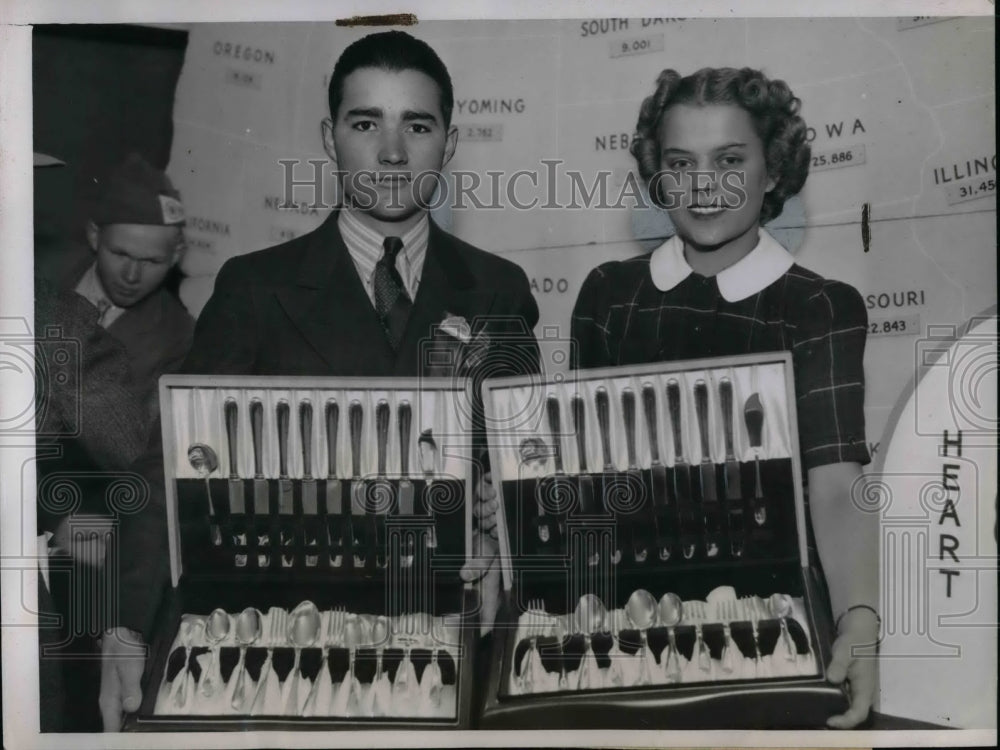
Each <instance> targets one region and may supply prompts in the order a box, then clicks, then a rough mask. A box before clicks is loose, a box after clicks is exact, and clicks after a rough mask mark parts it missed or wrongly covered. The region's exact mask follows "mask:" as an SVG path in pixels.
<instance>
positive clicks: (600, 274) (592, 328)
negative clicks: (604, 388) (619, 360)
mask: <svg viewBox="0 0 1000 750" xmlns="http://www.w3.org/2000/svg"><path fill="white" fill-rule="evenodd" d="M610 281H611V280H610V278H609V276H608V273H607V268H606V267H605V266H598V267H597V268H595V269H594V270H593V271H591V272H590V273H589V274H588V275H587V278H586V279H584V282H583V286H581V287H580V293H579V294H578V295H577V298H576V304H575V305H574V306H573V318H572V323H571V326H570V338H571V340H572V341H573V343H574V345H575V347H576V361H577V367H578V368H579V369H581V370H582V369H588V368H592V367H608V366H610V365H613V364H614V362H613V361H612V358H611V349H610V346H609V344H608V319H609V315H608V307H607V304H606V303H604V302H603V300H604V299H605V298H606V296H607V289H608V286H609V284H610Z"/></svg>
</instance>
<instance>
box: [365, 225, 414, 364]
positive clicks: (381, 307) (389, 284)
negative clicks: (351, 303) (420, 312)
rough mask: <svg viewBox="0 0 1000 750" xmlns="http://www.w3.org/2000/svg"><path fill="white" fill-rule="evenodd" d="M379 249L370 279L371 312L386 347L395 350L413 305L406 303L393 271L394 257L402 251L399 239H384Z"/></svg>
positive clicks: (408, 301) (407, 296)
mask: <svg viewBox="0 0 1000 750" xmlns="http://www.w3.org/2000/svg"><path fill="white" fill-rule="evenodd" d="M382 247H384V248H385V252H384V253H383V254H382V257H381V258H380V259H379V261H378V263H376V264H375V276H374V278H373V286H374V288H375V312H376V313H377V314H378V317H379V320H380V321H381V322H382V328H384V329H385V335H386V337H387V338H388V339H389V344H390V346H392V348H393V349H396V348H398V347H399V342H400V340H401V339H402V338H403V331H404V330H405V329H406V321H407V319H408V318H409V317H410V308H411V307H413V303H412V302H411V301H410V295H408V294H407V293H406V287H405V286H404V284H403V279H402V277H401V276H400V275H399V271H397V270H396V256H397V255H399V253H400V251H401V250H402V249H403V241H402V240H401V239H400V238H399V237H386V238H385V241H384V242H383V243H382Z"/></svg>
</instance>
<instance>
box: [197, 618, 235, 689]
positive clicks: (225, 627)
mask: <svg viewBox="0 0 1000 750" xmlns="http://www.w3.org/2000/svg"><path fill="white" fill-rule="evenodd" d="M230 627H231V623H230V621H229V614H228V613H227V612H226V610H224V609H215V610H212V614H210V615H209V616H208V622H206V623H205V640H206V641H208V645H209V648H210V649H211V651H212V659H211V661H210V662H209V664H208V669H207V670H206V671H205V674H204V675H203V676H202V680H201V694H202V695H204V696H205V697H206V698H208V697H209V696H211V695H212V693H214V692H215V682H214V672H215V665H216V662H217V661H218V660H219V649H218V645H219V644H220V643H221V642H222V641H224V640H225V639H226V636H228V635H229V629H230Z"/></svg>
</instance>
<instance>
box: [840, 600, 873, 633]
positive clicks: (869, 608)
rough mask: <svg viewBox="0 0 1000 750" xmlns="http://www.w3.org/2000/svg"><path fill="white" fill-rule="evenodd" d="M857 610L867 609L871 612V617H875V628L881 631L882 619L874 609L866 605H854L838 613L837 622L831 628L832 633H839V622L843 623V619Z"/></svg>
mask: <svg viewBox="0 0 1000 750" xmlns="http://www.w3.org/2000/svg"><path fill="white" fill-rule="evenodd" d="M859 609H867V610H868V611H869V612H871V613H872V614H873V615H875V624H876V626H877V627H878V629H879V630H881V629H882V617H881V615H879V613H878V610H877V609H875V607H872V606H869V605H867V604H855V605H854V606H852V607H848V608H847V609H845V610H844V611H843V612H841V613H840V617H838V618H837V622H836V623H834V626H833V629H834V631H835V632H837V633H839V632H840V623H841V621H843V619H844V617H846V616H847V615H848V614H850V613H851V612H854V611H855V610H859Z"/></svg>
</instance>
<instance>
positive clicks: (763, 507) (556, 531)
mask: <svg viewBox="0 0 1000 750" xmlns="http://www.w3.org/2000/svg"><path fill="white" fill-rule="evenodd" d="M718 396H719V402H720V405H721V410H722V413H723V422H722V423H723V431H724V438H725V446H726V454H725V456H726V460H725V465H724V472H723V475H722V476H723V488H722V492H721V493H720V492H719V491H718V488H717V481H718V478H717V475H716V464H715V463H714V462H713V461H712V459H711V458H710V456H711V451H710V450H709V442H710V433H709V429H710V428H709V417H708V414H709V411H708V386H707V384H706V381H705V380H703V379H698V380H696V381H695V383H694V385H693V397H694V403H695V408H696V412H697V417H698V427H699V434H700V438H701V455H702V456H704V458H703V459H702V460H701V462H699V463H698V465H697V467H696V470H697V479H698V482H697V489H698V492H697V493H695V492H694V487H693V486H692V479H691V468H692V467H691V466H690V465H689V464H688V462H687V461H686V459H685V458H684V455H685V452H684V444H683V438H682V436H681V433H682V430H681V419H680V401H681V390H680V383H679V382H678V380H676V379H670V380H668V381H667V385H666V398H667V406H668V412H669V415H670V422H671V427H672V432H673V445H674V462H673V467H672V468H671V469H670V470H669V472H668V468H667V466H666V465H665V463H664V462H663V461H662V460H661V456H660V450H659V444H658V437H657V436H658V427H657V411H658V410H657V394H656V390H655V388H654V387H653V385H652V384H650V383H646V384H644V385H643V387H642V390H641V399H642V404H643V413H644V416H645V423H646V434H647V437H648V440H649V451H650V455H651V462H650V467H649V469H648V472H649V476H650V489H651V495H652V496H651V498H650V503H649V504H648V505H647V506H646V507H647V509H648V510H647V511H646V512H645V513H639V514H633V513H631V512H626V513H625V514H624V516H623V515H622V514H616V513H614V508H615V507H616V506H622V505H628V504H629V503H630V502H633V501H634V500H635V497H637V496H638V495H640V494H641V493H642V492H644V491H645V490H644V489H643V486H644V483H643V480H642V477H641V475H642V474H644V473H645V470H641V469H640V467H639V462H638V460H637V458H636V454H637V451H636V416H637V415H636V412H637V405H636V401H637V399H636V394H635V391H634V390H633V389H632V388H624V389H623V390H622V392H621V414H622V420H623V425H622V427H623V434H624V437H625V444H626V449H627V454H628V469H627V471H626V472H624V473H625V475H626V476H625V479H626V480H627V479H628V478H630V477H631V478H632V479H633V480H634V481H633V482H631V483H630V482H628V481H624V482H623V481H617V479H616V477H617V476H620V475H621V474H622V472H619V471H618V470H617V469H616V467H615V464H614V462H613V461H612V457H611V425H610V416H609V412H610V409H609V405H610V398H609V395H608V391H607V389H606V388H605V387H603V386H600V387H598V388H597V389H596V391H595V393H594V406H595V409H596V413H597V420H598V429H599V432H600V438H601V448H602V453H603V457H604V466H603V475H604V476H603V477H602V479H605V480H607V479H608V477H611V479H610V481H602V497H601V508H602V512H603V513H606V514H609V515H615V516H617V517H618V518H619V519H620V520H621V521H622V522H623V523H624V524H625V525H627V526H629V527H631V530H632V534H631V536H632V537H633V545H632V546H633V553H634V557H635V560H636V562H644V561H645V559H646V557H647V555H648V551H649V549H650V547H651V546H655V547H656V548H657V549H658V556H659V559H660V560H662V561H666V560H669V559H670V558H671V557H672V556H674V549H673V548H674V546H675V545H676V544H677V542H678V541H679V546H680V551H681V554H682V555H683V558H684V559H686V560H690V559H692V558H693V557H695V555H696V554H697V552H698V549H699V548H701V549H702V550H703V552H704V555H703V556H704V557H705V558H708V559H712V558H716V557H718V556H719V555H720V552H721V550H722V542H723V539H724V537H725V536H727V534H726V530H725V529H724V528H723V527H724V526H725V525H728V528H729V534H728V536H729V537H730V545H729V547H730V553H731V556H732V557H741V556H742V555H743V553H744V550H745V543H746V540H745V532H746V530H747V529H748V528H751V529H752V528H755V527H762V526H764V525H765V524H767V517H768V511H767V503H766V501H765V498H764V493H763V489H762V485H761V476H760V456H759V453H757V454H756V455H755V459H754V494H753V496H752V498H746V502H744V498H743V496H742V495H743V493H742V488H741V478H740V462H739V461H738V460H737V458H736V455H735V452H734V449H733V431H732V415H733V388H732V383H731V381H730V380H729V379H728V378H722V379H720V380H719V383H718ZM560 412H561V409H560V402H559V398H558V397H557V396H555V395H549V396H548V397H547V398H546V417H547V425H548V432H549V437H550V440H551V441H552V445H551V448H547V450H544V451H538V452H535V453H531V452H529V451H524V450H522V460H525V461H529V462H531V461H535V462H539V461H540V462H543V466H544V467H545V469H546V471H545V475H544V476H543V477H542V478H541V480H539V481H538V482H537V484H536V485H535V498H534V499H535V503H536V507H537V517H536V519H535V521H534V525H536V526H537V534H538V539H539V541H540V542H541V543H542V544H543V545H546V544H549V543H550V542H552V541H554V540H555V541H558V543H559V545H560V546H561V547H563V548H565V547H566V539H565V527H564V524H563V519H562V515H564V514H559V513H558V512H557V513H555V514H553V505H555V506H559V505H560V504H562V505H563V507H566V506H573V505H577V507H579V508H581V509H583V512H584V513H585V514H586V512H587V510H586V509H589V508H595V507H596V505H595V501H594V497H595V487H594V477H592V476H591V475H590V473H589V467H588V463H587V450H586V430H587V426H586V404H585V402H584V398H583V396H581V395H579V394H574V395H573V397H572V399H571V412H572V421H573V432H574V434H575V437H576V449H577V459H578V464H579V467H580V473H579V475H570V474H568V473H567V472H566V471H565V468H564V461H563V446H562V436H563V423H562V415H561V413H560ZM744 418H745V421H746V426H747V432H748V434H749V437H750V444H751V446H752V447H753V448H755V449H759V447H760V445H761V435H762V431H763V424H764V411H763V406H762V404H761V401H760V396H759V395H758V394H757V393H754V394H752V395H751V396H750V397H749V398H748V399H747V402H746V405H745V407H744ZM531 440H533V441H540V439H539V438H532V439H531ZM549 457H551V458H552V459H553V462H552V464H553V465H552V468H553V470H554V473H553V472H550V471H548V470H547V469H548V466H547V461H548V458H549ZM668 474H669V476H668ZM622 495H629V496H630V497H624V498H623V497H622ZM560 499H561V500H562V503H560ZM696 499H697V501H698V502H697V503H696V502H695V500H696ZM577 501H578V502H577ZM696 505H697V506H699V507H697V508H696V507H695V506H696ZM744 506H746V508H747V510H748V511H749V513H748V515H749V516H751V517H752V518H753V524H752V525H751V524H749V523H746V521H745V519H744ZM547 508H548V510H547ZM630 510H631V509H630ZM551 515H556V516H559V522H558V524H556V528H553V523H552V522H551V520H550V519H549V518H548V517H549V516H551ZM629 516H631V519H630V518H629ZM723 516H728V523H726V522H724V521H723V520H722V519H723ZM637 526H638V527H640V528H636V527H637ZM556 537H558V539H557V540H556V539H555V538H556ZM679 556H680V555H678V557H679ZM599 559H600V553H599V552H597V551H595V552H594V553H593V554H592V555H591V559H590V564H591V565H596V564H597V563H598V562H599ZM620 560H621V550H615V551H614V554H613V559H612V562H613V563H615V564H617V563H618V562H619V561H620Z"/></svg>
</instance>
